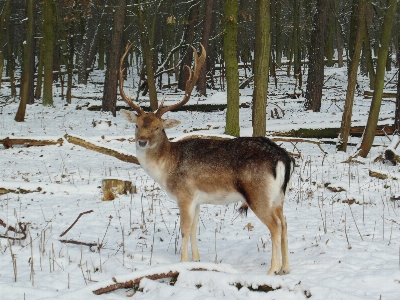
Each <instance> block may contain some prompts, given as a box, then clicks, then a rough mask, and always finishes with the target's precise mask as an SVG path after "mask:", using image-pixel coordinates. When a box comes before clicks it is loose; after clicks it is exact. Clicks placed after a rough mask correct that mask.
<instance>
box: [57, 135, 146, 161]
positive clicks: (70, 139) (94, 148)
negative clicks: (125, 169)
mask: <svg viewBox="0 0 400 300" xmlns="http://www.w3.org/2000/svg"><path fill="white" fill-rule="evenodd" d="M64 137H65V139H66V140H67V141H68V142H69V143H71V144H75V145H78V146H81V147H84V148H86V149H88V150H92V151H96V152H99V153H102V154H106V155H109V156H113V157H115V158H117V159H119V160H122V161H125V162H129V163H134V164H137V165H139V161H138V159H137V158H136V156H134V155H131V154H124V153H121V152H118V151H117V150H114V149H110V148H106V147H103V146H101V145H98V144H94V143H91V142H89V141H87V140H84V139H83V138H79V137H76V136H71V135H69V134H66V135H65V136H64Z"/></svg>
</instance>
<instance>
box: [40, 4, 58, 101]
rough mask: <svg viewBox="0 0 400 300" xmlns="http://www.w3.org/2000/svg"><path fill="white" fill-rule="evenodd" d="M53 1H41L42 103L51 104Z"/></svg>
mask: <svg viewBox="0 0 400 300" xmlns="http://www.w3.org/2000/svg"><path fill="white" fill-rule="evenodd" d="M53 5H54V3H53V0H44V1H43V40H42V43H43V69H44V76H43V102H42V103H43V105H53V54H54V31H55V30H54V15H53V14H54V7H53Z"/></svg>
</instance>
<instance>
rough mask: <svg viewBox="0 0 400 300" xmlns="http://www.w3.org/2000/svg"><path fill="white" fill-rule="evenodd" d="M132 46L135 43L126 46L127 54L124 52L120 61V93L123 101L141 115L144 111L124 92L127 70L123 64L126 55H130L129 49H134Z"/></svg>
mask: <svg viewBox="0 0 400 300" xmlns="http://www.w3.org/2000/svg"><path fill="white" fill-rule="evenodd" d="M132 46H133V42H132V43H130V44H128V45H126V47H125V52H124V54H123V55H122V57H121V59H120V61H119V92H120V94H121V97H122V99H123V100H124V101H125V102H126V103H127V104H128V105H129V106H130V107H132V108H133V109H134V110H135V111H136V113H137V114H138V115H141V114H143V113H144V111H143V109H142V108H141V107H140V106H138V105H136V104H135V103H133V101H132V99H131V97H129V96H127V95H126V94H125V92H124V79H123V73H124V70H125V69H123V68H122V65H123V63H124V59H125V56H126V54H128V51H129V49H131V48H132Z"/></svg>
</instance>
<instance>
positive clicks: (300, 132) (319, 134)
mask: <svg viewBox="0 0 400 300" xmlns="http://www.w3.org/2000/svg"><path fill="white" fill-rule="evenodd" d="M364 128H365V127H364V126H355V127H352V128H351V129H350V135H351V136H355V137H361V136H362V134H363V132H364ZM339 131H340V128H324V129H312V128H300V129H292V130H290V131H283V132H274V133H272V136H286V137H299V138H317V139H323V138H330V139H332V138H337V137H338V135H339ZM393 131H394V126H393V125H378V126H377V128H376V132H375V136H384V135H385V134H387V135H390V134H392V133H393Z"/></svg>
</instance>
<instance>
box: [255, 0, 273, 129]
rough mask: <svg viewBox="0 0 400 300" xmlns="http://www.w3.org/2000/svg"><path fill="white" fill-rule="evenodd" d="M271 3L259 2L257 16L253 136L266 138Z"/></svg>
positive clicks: (264, 0)
mask: <svg viewBox="0 0 400 300" xmlns="http://www.w3.org/2000/svg"><path fill="white" fill-rule="evenodd" d="M270 17H271V16H270V1H269V0H257V2H256V14H255V49H254V92H253V118H254V119H253V136H265V132H266V130H267V117H266V108H267V92H268V69H269V60H270V52H271V51H270V49H271V42H270V27H271V18H270Z"/></svg>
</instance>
